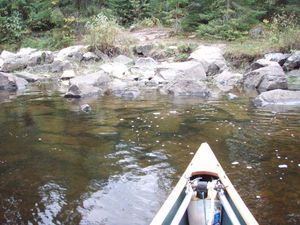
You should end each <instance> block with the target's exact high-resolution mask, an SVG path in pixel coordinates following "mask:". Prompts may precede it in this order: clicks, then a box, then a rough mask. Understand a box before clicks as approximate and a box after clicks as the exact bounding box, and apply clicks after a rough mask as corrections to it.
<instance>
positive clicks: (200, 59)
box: [0, 45, 300, 107]
mask: <svg viewBox="0 0 300 225" xmlns="http://www.w3.org/2000/svg"><path fill="white" fill-rule="evenodd" d="M174 48H175V47H174ZM136 49H138V50H139V54H137V55H136V56H135V57H128V56H125V55H119V56H117V57H114V58H110V57H108V56H107V55H105V54H103V53H102V52H100V51H98V50H94V51H92V48H91V47H89V46H83V45H77V46H71V47H68V48H64V49H62V50H60V51H57V52H51V51H40V50H36V49H32V48H23V49H20V50H19V51H18V52H17V53H12V52H8V51H2V53H1V55H0V90H1V92H2V94H1V96H6V97H7V96H8V97H9V96H10V95H11V94H12V95H14V94H15V92H20V91H21V92H22V91H26V92H27V93H28V92H29V93H30V91H31V88H32V86H34V84H36V83H41V82H50V83H55V84H57V86H58V87H59V88H58V91H59V92H60V93H61V94H62V96H64V97H65V98H86V97H91V96H103V95H113V96H117V97H121V98H126V99H135V98H138V97H139V96H143V95H148V94H149V93H160V94H163V95H166V94H167V95H173V96H190V97H199V98H218V97H221V96H224V95H227V96H228V98H229V99H235V98H237V97H238V96H236V95H234V94H232V93H231V92H233V91H234V90H239V91H240V92H244V93H247V92H250V91H255V92H257V93H260V94H259V95H258V96H257V97H256V99H255V100H254V104H255V105H256V106H258V107H260V106H265V105H269V104H271V105H285V104H287V105H290V104H293V105H300V69H299V68H300V51H296V52H294V53H292V54H282V53H270V54H266V55H265V56H264V58H263V59H259V60H257V61H256V62H254V63H253V64H251V66H250V67H249V68H248V69H247V71H246V72H245V73H244V74H240V73H236V72H234V71H233V70H232V69H231V68H230V67H228V65H227V62H226V61H225V59H224V57H223V52H222V49H221V48H220V47H218V46H205V45H200V46H198V48H197V49H196V50H195V51H194V52H192V53H191V54H190V56H189V58H188V60H187V61H184V62H174V61H172V59H168V58H165V59H162V60H160V61H159V62H158V61H156V60H155V59H153V58H151V57H147V54H145V52H146V53H147V52H149V45H140V46H137V47H136ZM3 93H5V94H3Z"/></svg>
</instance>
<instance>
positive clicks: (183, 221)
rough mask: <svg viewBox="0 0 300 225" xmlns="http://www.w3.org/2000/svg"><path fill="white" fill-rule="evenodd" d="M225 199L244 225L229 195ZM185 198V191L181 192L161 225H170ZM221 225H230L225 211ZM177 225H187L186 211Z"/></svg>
mask: <svg viewBox="0 0 300 225" xmlns="http://www.w3.org/2000/svg"><path fill="white" fill-rule="evenodd" d="M225 194H226V197H227V200H228V201H229V203H230V205H231V207H232V209H233V211H234V212H235V214H236V216H237V218H238V220H239V222H240V224H241V225H246V223H245V221H244V220H243V218H242V216H241V215H240V213H239V211H238V210H237V208H236V207H235V205H234V204H233V202H232V200H231V198H230V197H229V195H228V194H227V193H225ZM184 197H185V189H183V190H182V192H181V194H180V195H179V197H178V199H177V201H176V202H175V204H174V205H173V207H172V209H171V210H170V212H169V214H168V215H167V216H166V218H165V220H164V222H163V225H170V224H171V222H172V220H173V218H174V216H175V214H176V212H177V211H178V209H179V207H180V205H181V203H182V201H183V199H184ZM221 221H222V223H221V224H222V225H232V222H231V221H230V219H229V217H228V215H227V214H226V212H225V210H224V209H223V210H222V220H221ZM179 225H189V221H188V215H187V211H186V212H185V214H184V216H183V217H182V219H181V221H180V223H179Z"/></svg>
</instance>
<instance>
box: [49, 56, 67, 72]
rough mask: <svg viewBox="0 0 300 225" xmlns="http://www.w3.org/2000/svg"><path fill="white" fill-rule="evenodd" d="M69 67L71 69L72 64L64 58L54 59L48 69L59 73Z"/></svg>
mask: <svg viewBox="0 0 300 225" xmlns="http://www.w3.org/2000/svg"><path fill="white" fill-rule="evenodd" d="M70 69H72V64H71V63H70V62H69V61H66V60H59V59H55V60H54V62H53V63H52V64H51V66H50V71H51V72H52V73H60V72H63V71H65V70H70Z"/></svg>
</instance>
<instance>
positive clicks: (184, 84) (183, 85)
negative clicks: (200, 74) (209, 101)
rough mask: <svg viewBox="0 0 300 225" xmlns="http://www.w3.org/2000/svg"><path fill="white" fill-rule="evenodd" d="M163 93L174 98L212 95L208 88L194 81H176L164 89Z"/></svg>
mask: <svg viewBox="0 0 300 225" xmlns="http://www.w3.org/2000/svg"><path fill="white" fill-rule="evenodd" d="M162 92H163V93H168V94H171V95H174V96H191V97H202V98H205V97H209V96H210V95H211V92H210V90H209V89H208V88H207V86H206V85H205V84H203V83H201V82H195V81H194V80H183V81H175V82H174V83H172V84H169V85H167V86H166V87H165V88H163V89H162Z"/></svg>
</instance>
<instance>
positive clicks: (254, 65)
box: [250, 59, 279, 71]
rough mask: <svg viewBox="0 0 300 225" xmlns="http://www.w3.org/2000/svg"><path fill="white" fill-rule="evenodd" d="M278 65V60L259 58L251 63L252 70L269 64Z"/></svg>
mask: <svg viewBox="0 0 300 225" xmlns="http://www.w3.org/2000/svg"><path fill="white" fill-rule="evenodd" d="M278 65H279V63H278V62H274V61H270V60H267V59H259V60H257V61H255V62H254V63H252V64H251V66H250V70H251V71H253V70H257V69H260V68H263V67H267V66H278Z"/></svg>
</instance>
